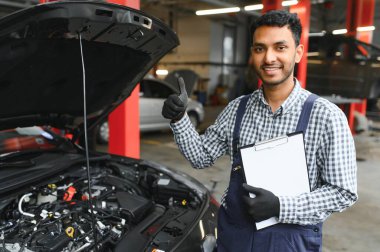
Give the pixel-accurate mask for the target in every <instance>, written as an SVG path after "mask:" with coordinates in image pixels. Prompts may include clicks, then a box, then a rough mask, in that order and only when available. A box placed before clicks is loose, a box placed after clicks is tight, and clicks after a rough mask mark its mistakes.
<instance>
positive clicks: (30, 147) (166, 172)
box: [0, 1, 218, 252]
mask: <svg viewBox="0 0 380 252" xmlns="http://www.w3.org/2000/svg"><path fill="white" fill-rule="evenodd" d="M178 44H179V41H178V38H177V36H176V35H175V34H174V32H173V31H171V30H170V29H169V28H168V27H167V26H166V25H165V24H163V23H162V22H161V21H159V20H157V19H155V18H152V17H149V16H147V15H145V14H144V13H143V12H140V11H137V10H134V9H130V8H127V7H123V6H119V5H113V4H106V3H102V2H89V1H70V2H53V3H49V4H44V5H38V6H35V7H32V8H29V9H25V10H22V11H19V12H17V13H14V14H11V15H9V16H7V17H4V18H2V19H0V52H1V57H0V67H1V69H2V70H1V72H0V250H2V251H12V252H15V251H23V252H32V251H54V252H55V251H65V252H68V251H120V252H121V251H123V252H124V251H132V252H139V251H149V252H151V251H157V252H159V251H166V252H167V251H212V250H213V249H214V247H215V237H216V233H217V231H216V223H217V220H216V213H217V208H218V204H217V203H216V201H215V200H214V199H213V198H212V197H211V195H210V193H209V191H208V190H207V189H206V188H205V187H204V186H203V185H202V184H200V183H199V182H197V181H195V180H194V179H193V178H191V177H189V176H187V175H186V174H180V173H178V172H175V171H173V170H171V169H169V168H167V167H164V166H161V165H159V164H156V163H152V162H149V161H144V160H138V159H133V158H128V157H122V156H115V155H109V154H107V153H99V152H92V151H91V152H89V154H88V159H87V158H86V157H87V155H86V150H85V149H84V148H83V147H82V146H80V145H78V144H76V143H77V142H78V139H79V140H80V139H83V135H84V125H85V120H84V113H83V111H84V108H85V106H84V105H83V104H84V95H85V97H86V104H87V106H86V111H87V126H88V128H89V129H91V128H94V127H96V125H97V123H99V122H102V121H103V120H104V118H106V117H107V115H108V114H109V113H110V112H111V111H112V110H113V109H114V108H116V107H117V106H118V105H119V104H120V103H121V102H122V101H123V100H125V99H126V98H127V97H128V96H129V95H130V94H131V92H132V90H133V89H134V87H135V86H136V83H138V82H139V81H140V80H141V79H142V78H143V76H145V74H146V73H147V72H148V71H149V69H151V68H152V66H153V65H154V64H156V63H157V62H158V60H159V59H160V58H162V57H163V56H164V55H165V54H166V53H168V52H169V51H170V50H171V49H172V48H174V47H176V46H177V45H178ZM82 60H83V61H82ZM84 84H85V85H84ZM84 86H86V88H85V90H86V92H85V94H84V91H83V90H84ZM67 134H69V135H71V136H72V137H71V139H68V138H66V137H63V136H66V135H67ZM88 168H89V169H88ZM89 175H90V176H89ZM91 209H93V211H91ZM4 248H5V249H6V250H4Z"/></svg>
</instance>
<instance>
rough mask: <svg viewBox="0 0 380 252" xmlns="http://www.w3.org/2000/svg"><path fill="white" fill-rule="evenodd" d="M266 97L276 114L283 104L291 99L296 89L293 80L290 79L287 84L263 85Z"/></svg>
mask: <svg viewBox="0 0 380 252" xmlns="http://www.w3.org/2000/svg"><path fill="white" fill-rule="evenodd" d="M263 88H264V97H265V100H266V101H267V102H268V104H269V106H270V107H271V109H272V112H275V111H276V110H277V109H278V108H279V107H280V106H281V104H283V103H284V101H285V100H286V99H287V98H288V97H289V95H290V93H291V92H292V91H293V88H294V81H293V78H289V79H288V80H287V81H286V82H284V83H281V84H279V85H273V86H272V85H265V84H264V85H263Z"/></svg>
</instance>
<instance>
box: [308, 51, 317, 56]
mask: <svg viewBox="0 0 380 252" xmlns="http://www.w3.org/2000/svg"><path fill="white" fill-rule="evenodd" d="M314 56H319V52H308V53H307V57H314Z"/></svg>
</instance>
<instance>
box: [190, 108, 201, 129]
mask: <svg viewBox="0 0 380 252" xmlns="http://www.w3.org/2000/svg"><path fill="white" fill-rule="evenodd" d="M188 116H189V118H190V122H191V124H192V125H193V126H194V128H198V126H199V120H198V115H197V114H196V113H194V112H190V113H188Z"/></svg>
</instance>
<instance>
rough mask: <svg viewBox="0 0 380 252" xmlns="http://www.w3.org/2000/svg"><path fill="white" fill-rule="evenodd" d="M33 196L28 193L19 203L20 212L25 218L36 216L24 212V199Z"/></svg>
mask: <svg viewBox="0 0 380 252" xmlns="http://www.w3.org/2000/svg"><path fill="white" fill-rule="evenodd" d="M32 195H33V193H27V194H25V195H23V196H22V197H21V199H20V201H19V202H18V211H19V212H20V213H21V214H22V215H25V216H29V217H32V218H34V216H35V215H34V214H32V213H27V212H24V211H23V210H22V203H23V201H24V199H25V198H27V197H29V196H32Z"/></svg>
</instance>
